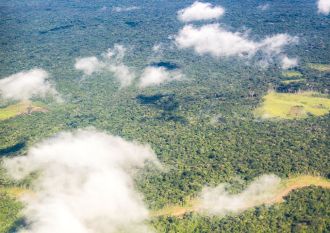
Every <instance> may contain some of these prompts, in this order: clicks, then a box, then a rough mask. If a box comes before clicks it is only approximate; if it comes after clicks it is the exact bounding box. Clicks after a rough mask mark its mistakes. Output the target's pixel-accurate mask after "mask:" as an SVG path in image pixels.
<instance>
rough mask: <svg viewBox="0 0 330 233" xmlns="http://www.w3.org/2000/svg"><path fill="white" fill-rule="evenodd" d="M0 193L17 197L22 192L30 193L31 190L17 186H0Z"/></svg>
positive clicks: (21, 194) (22, 193)
mask: <svg viewBox="0 0 330 233" xmlns="http://www.w3.org/2000/svg"><path fill="white" fill-rule="evenodd" d="M0 193H3V194H6V195H8V196H10V197H12V198H19V197H21V196H23V195H24V194H31V193H32V191H30V190H28V189H24V188H19V187H5V188H0Z"/></svg>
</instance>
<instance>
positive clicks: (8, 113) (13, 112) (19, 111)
mask: <svg viewBox="0 0 330 233" xmlns="http://www.w3.org/2000/svg"><path fill="white" fill-rule="evenodd" d="M44 111H45V109H44V108H43V107H42V106H41V105H40V104H36V103H32V102H30V101H22V102H19V103H16V104H11V105H9V106H6V107H4V108H0V121H3V120H7V119H10V118H13V117H16V116H19V115H23V114H31V113H33V112H44Z"/></svg>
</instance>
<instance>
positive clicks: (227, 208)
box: [200, 175, 280, 215]
mask: <svg viewBox="0 0 330 233" xmlns="http://www.w3.org/2000/svg"><path fill="white" fill-rule="evenodd" d="M279 185H280V178H279V177H277V176H275V175H263V176H261V177H259V178H257V179H256V180H254V181H253V182H252V183H251V184H250V185H249V186H248V187H247V188H246V189H245V190H243V191H242V192H241V193H238V194H230V193H229V192H228V191H226V188H227V187H228V184H220V185H218V186H217V187H215V188H205V189H204V190H203V191H202V194H201V205H200V209H201V210H202V211H205V212H207V213H209V214H212V215H226V214H230V213H240V212H242V211H244V210H246V209H248V208H252V207H255V206H258V205H261V204H263V203H267V202H268V201H269V200H271V199H272V198H274V195H275V194H274V193H276V192H275V191H276V189H277V188H278V187H279Z"/></svg>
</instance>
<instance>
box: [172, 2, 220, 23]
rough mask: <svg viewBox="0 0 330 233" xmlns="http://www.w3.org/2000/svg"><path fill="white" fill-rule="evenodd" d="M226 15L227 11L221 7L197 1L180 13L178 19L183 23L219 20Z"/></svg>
mask: <svg viewBox="0 0 330 233" xmlns="http://www.w3.org/2000/svg"><path fill="white" fill-rule="evenodd" d="M224 13H225V10H224V9H223V8H222V7H220V6H213V5H212V4H211V3H203V2H198V1H196V2H194V3H193V4H192V5H191V6H189V7H187V8H185V9H182V10H180V11H178V19H179V20H180V21H182V22H192V21H197V20H210V19H218V18H219V17H220V16H222V15H223V14H224Z"/></svg>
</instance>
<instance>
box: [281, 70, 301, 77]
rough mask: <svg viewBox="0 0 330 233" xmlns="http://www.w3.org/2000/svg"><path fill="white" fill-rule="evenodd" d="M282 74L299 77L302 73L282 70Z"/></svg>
mask: <svg viewBox="0 0 330 233" xmlns="http://www.w3.org/2000/svg"><path fill="white" fill-rule="evenodd" d="M282 76H283V77H285V78H299V77H302V76H303V75H302V73H300V72H299V71H289V70H288V71H283V72H282Z"/></svg>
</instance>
